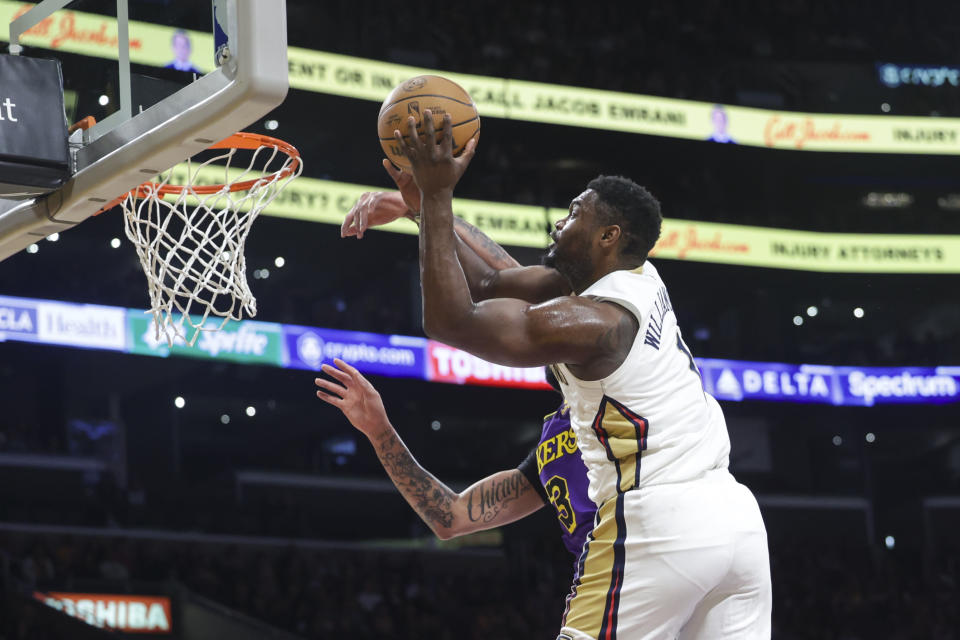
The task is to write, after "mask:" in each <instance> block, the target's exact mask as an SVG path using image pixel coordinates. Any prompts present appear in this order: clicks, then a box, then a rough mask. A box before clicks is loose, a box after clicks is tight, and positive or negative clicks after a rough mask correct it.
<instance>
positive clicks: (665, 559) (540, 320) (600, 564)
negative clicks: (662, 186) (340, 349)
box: [394, 110, 771, 640]
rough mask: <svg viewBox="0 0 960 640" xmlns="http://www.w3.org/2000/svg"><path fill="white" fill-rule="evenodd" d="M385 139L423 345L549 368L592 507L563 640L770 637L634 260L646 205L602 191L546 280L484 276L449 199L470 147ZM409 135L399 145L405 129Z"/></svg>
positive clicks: (703, 405)
mask: <svg viewBox="0 0 960 640" xmlns="http://www.w3.org/2000/svg"><path fill="white" fill-rule="evenodd" d="M423 121H424V131H425V135H424V136H423V137H422V138H421V136H418V135H408V136H407V137H404V136H403V135H401V132H400V131H399V130H398V131H395V133H394V137H395V142H396V144H398V145H400V148H401V149H403V152H404V154H405V155H406V157H407V159H408V160H409V161H410V164H411V167H412V175H413V179H414V181H415V183H416V185H417V187H418V188H419V190H420V192H421V202H422V204H421V212H420V213H421V216H422V223H421V227H420V268H421V280H422V290H423V312H424V320H423V325H424V331H425V332H426V333H427V334H428V335H429V336H430V337H432V338H435V339H437V340H441V341H443V342H445V343H447V344H449V345H452V346H455V347H458V348H461V349H465V350H467V351H470V352H472V353H474V354H475V355H477V356H479V357H481V358H484V359H485V360H488V361H490V362H494V363H497V364H502V365H507V366H519V367H531V366H538V365H551V366H552V367H553V370H554V372H555V374H556V377H557V379H558V380H559V382H560V385H561V387H562V390H563V394H564V397H565V398H566V400H567V403H568V404H569V406H570V421H571V426H572V428H573V430H574V432H575V433H576V437H577V442H578V444H579V447H580V450H581V454H582V457H583V460H584V463H585V464H586V466H587V474H588V478H589V481H590V488H589V495H590V498H591V499H592V500H593V501H594V502H595V503H596V504H597V505H599V506H598V511H597V518H596V525H595V527H594V529H593V531H592V532H591V534H590V536H589V538H588V540H587V542H586V544H585V545H584V549H583V553H582V555H581V558H580V564H581V566H582V571H580V572H579V577H578V579H577V580H576V581H575V583H574V586H573V597H572V599H571V600H570V602H569V607H568V610H567V615H566V616H565V620H564V623H563V627H562V629H561V632H560V635H559V636H558V638H559V639H566V640H586V639H591V638H603V639H604V640H613V639H614V638H617V637H618V636H619V637H620V638H621V640H645V639H650V640H653V639H659V638H681V639H684V640H685V639H688V638H703V639H708V638H709V639H715V638H730V639H733V638H737V639H738V640H739V639H753V638H769V637H770V613H771V587H770V568H769V555H768V552H767V538H766V530H765V528H764V525H763V520H762V518H761V516H760V510H759V507H758V506H757V502H756V499H755V498H754V497H753V495H752V494H751V493H750V491H749V490H748V489H747V488H746V487H744V486H743V485H740V484H738V483H737V482H736V481H735V480H734V478H733V476H732V475H731V474H730V473H729V471H728V469H727V467H728V464H729V450H730V442H729V437H728V435H727V430H726V423H725V421H724V418H723V413H722V411H721V409H720V406H719V405H718V404H717V402H716V400H714V399H713V398H712V397H711V396H709V395H708V394H706V393H705V392H704V391H703V388H702V384H701V380H700V375H699V371H698V370H697V367H696V364H695V363H694V360H693V357H692V355H691V354H690V351H689V349H688V348H687V347H686V345H685V344H684V342H683V338H682V335H681V333H680V329H679V327H678V326H677V318H676V315H675V314H674V312H673V305H672V303H671V301H670V297H669V295H668V293H667V289H666V286H665V285H664V284H663V281H662V280H661V279H660V276H659V274H658V273H657V270H656V269H655V268H654V266H653V265H652V264H651V263H650V262H649V261H647V259H646V258H647V254H648V253H649V251H650V249H651V248H652V247H653V246H654V243H655V242H656V240H657V238H658V237H659V233H660V225H661V222H662V217H661V213H660V206H659V203H658V202H657V200H656V199H655V198H654V197H653V196H652V195H650V193H649V192H648V191H647V190H646V189H644V188H642V187H640V186H639V185H637V184H635V183H634V182H632V181H630V180H628V179H626V178H620V177H616V178H614V177H602V176H601V177H599V178H597V179H595V180H593V181H591V182H590V183H589V184H588V185H587V188H586V189H585V190H584V191H583V192H582V193H581V194H580V195H578V196H577V197H576V198H574V199H573V201H572V202H571V204H570V207H569V212H568V214H567V216H566V217H565V218H563V219H561V220H559V221H558V222H557V223H556V225H555V230H554V232H553V233H552V234H551V235H552V237H553V240H554V242H553V244H552V245H551V246H550V247H549V249H548V252H547V255H546V259H545V264H546V267H528V268H520V269H504V270H500V271H493V272H491V270H489V269H488V270H487V271H486V272H484V270H483V265H482V264H477V263H472V262H470V257H469V256H464V254H463V252H461V253H460V256H461V259H462V258H464V257H465V258H466V259H465V260H463V261H461V259H458V240H457V239H456V237H457V236H456V235H455V233H454V221H453V210H452V198H453V190H454V187H455V186H456V184H457V182H458V181H459V179H460V177H461V176H462V175H463V173H464V171H465V170H466V168H467V165H468V164H469V162H470V159H471V158H472V156H473V153H474V150H475V148H476V144H475V142H471V143H469V144H468V146H467V149H466V150H465V151H464V153H463V154H462V155H461V156H460V157H459V158H454V157H453V153H452V126H451V121H450V118H449V116H445V117H444V121H443V122H444V124H443V131H442V133H441V135H440V136H439V141H438V137H437V134H436V132H435V130H434V126H433V118H432V114H430V113H429V110H428V111H425V112H424V114H423ZM415 124H416V123H415V121H414V119H413V118H409V119H408V121H407V122H406V131H407V132H408V134H409V133H411V132H412V131H413V130H414V127H415Z"/></svg>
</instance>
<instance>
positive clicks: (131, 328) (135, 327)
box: [125, 309, 286, 367]
mask: <svg viewBox="0 0 960 640" xmlns="http://www.w3.org/2000/svg"><path fill="white" fill-rule="evenodd" d="M125 311H126V324H127V330H128V332H129V333H128V337H129V342H128V347H127V352H128V353H135V354H138V355H144V356H158V357H161V358H166V357H167V356H170V355H176V356H184V357H187V358H204V359H209V360H224V361H229V362H240V363H244V364H266V365H272V366H275V367H282V366H284V364H285V362H286V360H285V357H284V355H285V354H284V345H283V328H282V326H281V325H279V324H274V323H270V322H257V321H254V320H244V321H242V322H233V321H231V322H228V323H227V324H226V325H224V327H223V328H222V329H221V330H219V331H203V332H201V334H200V336H199V337H198V338H197V342H196V344H194V346H192V347H188V346H187V344H186V343H185V342H184V341H183V340H182V339H177V340H175V341H174V343H173V346H172V347H171V346H170V345H169V344H168V343H167V340H166V338H165V337H162V336H161V337H160V338H158V337H157V334H156V330H155V329H154V326H153V316H152V315H150V314H148V313H144V312H143V311H141V310H139V309H126V310H125ZM188 328H189V327H188ZM188 335H189V334H188Z"/></svg>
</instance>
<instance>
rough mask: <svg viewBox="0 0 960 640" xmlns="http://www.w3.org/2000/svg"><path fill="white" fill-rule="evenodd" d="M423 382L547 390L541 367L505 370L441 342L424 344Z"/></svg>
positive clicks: (505, 368) (548, 387)
mask: <svg viewBox="0 0 960 640" xmlns="http://www.w3.org/2000/svg"><path fill="white" fill-rule="evenodd" d="M427 353H428V359H427V361H428V363H429V369H428V370H427V380H430V381H432V382H447V383H451V384H471V385H481V386H486V387H512V388H515V389H550V385H548V384H547V379H546V376H545V374H544V370H543V367H532V368H522V367H506V366H503V365H499V364H493V363H491V362H487V361H486V360H483V359H481V358H478V357H477V356H475V355H473V354H472V353H468V352H466V351H463V350H462V349H456V348H454V347H449V346H447V345H445V344H443V343H441V342H436V341H434V340H429V341H428V342H427Z"/></svg>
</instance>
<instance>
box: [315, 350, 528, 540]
mask: <svg viewBox="0 0 960 640" xmlns="http://www.w3.org/2000/svg"><path fill="white" fill-rule="evenodd" d="M334 363H335V364H336V365H337V366H336V367H331V366H330V365H323V372H324V373H326V374H327V375H329V376H331V377H332V378H333V379H334V380H333V381H331V380H327V379H325V378H317V379H316V384H317V386H318V387H320V390H318V391H317V397H319V398H320V399H321V400H323V401H325V402H327V403H329V404H332V405H333V406H335V407H337V408H338V409H340V410H341V411H343V414H344V415H345V416H346V417H347V419H348V420H350V423H351V424H352V425H353V426H354V427H356V428H357V430H358V431H360V432H361V433H363V434H364V435H365V436H367V438H368V439H369V440H370V443H371V444H372V445H373V448H374V450H375V451H376V453H377V457H378V458H380V462H381V463H382V464H383V468H384V469H385V470H386V471H387V474H388V475H389V476H390V479H391V480H392V481H393V484H394V486H396V487H397V489H398V490H399V491H400V493H401V495H403V497H404V499H405V500H406V501H407V502H408V503H409V504H410V506H411V507H413V510H414V511H416V512H417V515H419V516H420V518H421V519H422V520H423V521H424V522H425V523H426V524H427V526H429V527H430V529H431V530H432V531H433V532H434V533H435V534H436V535H437V537H439V538H441V539H444V540H446V539H448V538H454V537H457V536H462V535H464V534H466V533H470V532H472V531H480V530H483V529H492V528H494V527H499V526H501V525H505V524H508V523H510V522H513V521H514V520H519V519H520V518H523V517H524V516H527V515H529V514H531V513H533V512H534V511H536V510H537V509H539V508H541V507H542V506H543V505H544V503H543V500H542V499H541V498H540V496H539V494H537V492H536V491H534V489H533V487H532V486H531V485H530V482H529V480H527V478H526V476H524V475H523V473H522V472H521V471H520V470H519V469H511V470H507V471H500V472H499V473H495V474H493V475H491V476H489V477H487V478H484V479H483V480H481V481H479V482H477V483H475V484H473V485H472V486H470V487H469V488H468V489H466V490H465V491H463V492H461V493H457V492H455V491H453V490H452V489H450V488H449V487H448V486H447V485H445V484H443V483H442V482H440V481H439V480H437V479H436V478H435V477H434V476H433V475H432V474H431V473H430V472H428V471H427V470H426V469H424V468H423V467H421V466H420V465H419V464H418V463H417V461H416V459H415V458H414V457H413V454H412V453H410V450H409V449H408V448H407V446H406V445H405V444H404V443H403V440H401V439H400V436H399V435H398V434H397V432H396V430H395V429H394V428H393V425H391V424H390V420H389V418H388V417H387V412H386V410H385V409H384V407H383V402H382V400H381V399H380V394H379V393H377V390H376V389H375V388H374V387H373V385H372V384H370V382H369V381H368V380H367V379H366V378H364V377H363V375H362V374H361V373H360V372H359V371H357V370H356V369H355V368H354V367H352V366H350V365H348V364H347V363H345V362H343V361H342V360H339V359H338V360H334Z"/></svg>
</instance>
